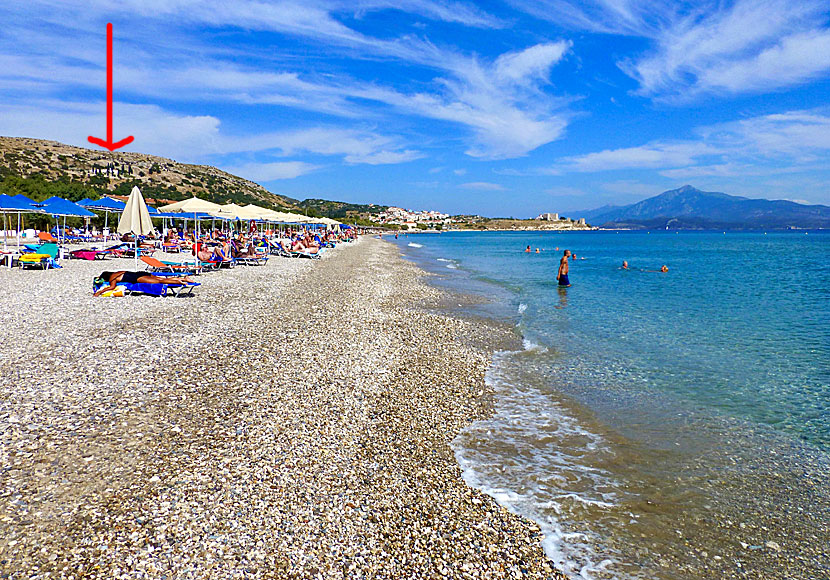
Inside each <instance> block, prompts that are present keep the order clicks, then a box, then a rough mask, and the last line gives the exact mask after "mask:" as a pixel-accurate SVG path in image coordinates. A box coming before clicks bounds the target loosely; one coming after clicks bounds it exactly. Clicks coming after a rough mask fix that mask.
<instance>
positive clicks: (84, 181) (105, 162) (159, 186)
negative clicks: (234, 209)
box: [0, 137, 303, 212]
mask: <svg viewBox="0 0 830 580" xmlns="http://www.w3.org/2000/svg"><path fill="white" fill-rule="evenodd" d="M134 185H138V186H139V187H140V188H141V191H142V193H144V196H145V197H146V198H149V199H151V200H158V201H160V202H162V203H164V202H171V201H178V200H182V199H187V198H189V197H192V196H194V195H196V196H198V197H201V198H203V199H207V200H210V201H213V202H216V203H229V202H234V203H238V204H248V203H253V204H256V205H260V206H264V207H270V208H273V209H277V210H292V211H300V212H301V211H303V208H301V207H300V206H299V202H298V201H297V200H295V199H292V198H290V197H285V196H282V195H277V194H274V193H271V192H270V191H268V190H267V189H265V188H264V187H262V186H261V185H259V184H257V183H254V182H252V181H248V180H247V179H243V178H241V177H237V176H236V175H232V174H230V173H227V172H225V171H222V170H220V169H217V168H216V167H211V166H208V165H191V164H187V163H178V162H177V161H174V160H172V159H167V158H164V157H157V156H154V155H146V154H143V153H122V152H118V151H115V152H112V153H110V152H109V151H96V150H92V149H85V148H82V147H74V146H71V145H64V144H62V143H58V142H56V141H45V140H41V139H28V138H16V137H0V193H23V194H26V195H28V196H29V197H32V198H34V199H37V200H41V199H45V198H47V197H50V196H51V195H59V196H61V197H65V198H67V199H70V200H73V201H77V200H80V199H82V198H84V197H92V198H97V197H99V196H100V195H103V194H107V193H112V194H121V195H129V193H130V190H131V189H132V188H133V186H134Z"/></svg>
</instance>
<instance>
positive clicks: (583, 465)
mask: <svg viewBox="0 0 830 580" xmlns="http://www.w3.org/2000/svg"><path fill="white" fill-rule="evenodd" d="M538 347H539V345H536V344H535V343H533V342H532V341H529V340H527V339H525V349H526V350H533V349H534V348H538ZM521 352H523V351H516V352H509V351H504V352H499V353H496V355H494V357H493V362H492V365H491V366H490V368H489V369H488V371H487V374H486V376H485V382H486V383H487V385H488V386H490V387H491V388H492V389H493V391H494V393H495V413H494V415H493V416H492V417H491V418H489V419H486V420H482V421H476V422H475V423H473V424H472V425H470V426H468V427H467V428H466V429H464V430H463V431H462V432H461V433H460V434H459V435H458V436H457V437H456V438H455V439H454V440H453V442H452V447H453V450H454V451H455V456H456V460H457V461H458V463H459V465H460V466H461V469H462V477H463V478H464V481H465V482H467V484H468V485H470V486H471V487H474V488H476V489H478V490H480V491H482V492H484V493H486V494H488V495H490V496H491V497H493V498H494V499H495V500H496V502H498V503H499V505H501V506H502V507H504V508H506V509H507V510H509V511H511V512H513V513H516V514H519V515H521V516H523V517H526V518H528V519H531V520H533V521H535V522H536V523H537V524H538V525H539V527H540V529H541V530H542V533H543V539H542V542H541V544H542V547H543V549H544V550H545V554H546V555H547V556H548V558H550V559H551V561H552V562H553V563H554V564H555V565H556V567H557V568H559V569H560V570H562V571H563V572H565V574H566V575H568V576H572V577H579V578H586V579H593V578H607V577H609V574H611V575H613V574H612V573H611V571H610V570H609V569H611V568H615V565H616V564H617V563H618V561H617V560H615V559H614V558H613V557H608V556H606V555H604V554H602V553H601V551H602V550H601V549H600V548H598V547H597V546H600V545H602V543H603V542H602V537H601V535H600V534H599V533H598V532H597V531H596V530H592V529H590V524H589V523H587V522H586V520H585V511H586V510H590V511H591V512H592V513H593V514H595V515H596V514H597V513H600V514H601V513H605V512H606V511H607V510H609V509H614V508H615V507H616V506H617V505H618V504H619V500H620V497H619V496H621V495H623V492H622V491H621V489H622V488H621V486H620V485H619V484H618V483H617V482H616V481H615V480H614V479H613V478H612V477H611V475H610V473H608V472H606V471H605V470H603V469H599V468H596V467H593V466H592V465H591V463H592V461H591V459H592V458H596V457H600V456H607V454H609V453H610V451H609V449H608V447H607V445H606V443H605V441H604V439H603V438H602V437H601V436H600V435H599V434H596V433H593V432H591V431H589V430H588V429H586V428H584V427H583V426H582V425H581V424H580V422H579V420H578V419H577V418H575V417H574V416H572V415H571V414H570V413H569V412H568V411H567V410H566V409H565V408H564V407H563V406H562V405H561V404H560V403H558V402H557V401H556V400H554V399H553V397H551V396H550V394H548V393H546V392H544V391H543V390H542V389H540V388H538V387H537V386H534V385H532V384H530V383H531V381H527V380H524V379H521V378H511V377H513V376H514V375H515V377H519V376H520V375H521V372H522V367H521V364H522V361H521V359H522V358H523V357H521V356H520V354H521Z"/></svg>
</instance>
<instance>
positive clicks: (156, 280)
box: [93, 270, 195, 296]
mask: <svg viewBox="0 0 830 580" xmlns="http://www.w3.org/2000/svg"><path fill="white" fill-rule="evenodd" d="M191 282H195V280H192V279H191V278H189V277H188V276H164V277H160V276H153V275H152V274H148V273H147V272H127V271H126V270H121V271H119V272H101V275H100V276H98V277H97V278H95V285H96V286H97V285H98V284H109V286H102V287H101V288H99V289H98V290H97V291H96V292H95V294H93V296H100V295H101V294H103V293H104V292H106V291H107V290H115V287H116V286H118V284H119V283H121V284H188V283H191Z"/></svg>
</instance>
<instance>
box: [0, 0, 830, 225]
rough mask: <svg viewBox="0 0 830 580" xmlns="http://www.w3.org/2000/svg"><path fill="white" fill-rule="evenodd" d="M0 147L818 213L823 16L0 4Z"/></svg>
mask: <svg viewBox="0 0 830 580" xmlns="http://www.w3.org/2000/svg"><path fill="white" fill-rule="evenodd" d="M0 21H2V22H3V27H2V30H0V95H2V97H1V98H0V134H2V135H12V136H27V137H37V138H43V139H54V140H58V141H62V142H65V143H70V144H73V145H81V146H87V142H86V137H87V136H88V135H95V136H104V133H105V129H104V128H105V117H104V97H105V93H104V87H105V63H106V61H105V50H104V48H105V39H106V36H105V27H106V23H107V22H112V23H113V26H114V34H115V99H116V104H115V135H114V137H115V139H120V138H122V137H125V136H127V135H134V136H135V142H134V143H133V144H132V145H130V146H128V147H127V148H126V150H130V151H140V152H143V153H152V154H157V155H162V156H167V157H172V158H174V159H176V160H178V161H183V162H190V163H203V164H210V165H215V166H217V167H220V168H222V169H225V170H228V171H231V172H233V173H236V174H239V175H241V176H243V177H247V178H249V179H251V180H253V181H256V182H258V183H261V184H263V185H264V186H266V187H267V188H268V189H270V190H271V191H274V192H276V193H282V194H286V195H289V196H292V197H296V198H300V199H304V198H307V197H322V198H327V199H337V200H343V201H351V202H358V203H369V202H376V203H384V204H394V205H401V206H405V207H408V208H412V209H437V210H441V211H446V212H449V213H481V214H484V215H493V216H496V215H498V216H508V215H510V216H517V217H527V216H531V215H535V214H538V213H540V212H543V211H558V212H561V213H565V214H568V213H573V212H576V211H577V210H579V209H590V208H594V207H597V206H601V205H604V204H608V203H613V204H624V203H631V202H633V201H637V200H639V199H643V198H645V197H650V196H652V195H655V194H657V193H660V192H661V191H664V190H666V189H670V188H673V187H677V186H680V185H684V184H687V183H688V184H692V185H695V186H696V187H699V188H701V189H705V190H714V191H724V192H726V193H732V194H737V195H746V196H749V197H766V198H771V199H792V200H797V201H802V202H810V203H825V204H830V188H828V185H827V184H828V182H830V4H828V3H827V2H826V0H804V1H801V2H794V1H784V0H739V1H732V2H730V1H716V2H693V3H684V2H668V1H663V0H651V1H643V0H591V1H585V2H576V1H571V0H505V1H504V2H486V3H484V2H481V3H471V2H463V1H446V2H445V1H441V0H397V1H394V2H393V1H391V0H351V1H345V0H303V1H284V2H278V1H269V0H255V1H254V0H239V1H236V2H200V1H196V0H122V1H119V2H114V1H105V0H88V1H86V2H77V3H75V2H69V1H57V0H51V1H50V0H29V1H26V2H18V1H16V0H12V1H6V2H4V3H3V4H2V6H0Z"/></svg>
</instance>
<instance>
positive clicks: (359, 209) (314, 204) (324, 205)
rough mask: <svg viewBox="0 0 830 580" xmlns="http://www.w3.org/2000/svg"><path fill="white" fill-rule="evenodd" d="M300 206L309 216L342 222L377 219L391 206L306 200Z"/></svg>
mask: <svg viewBox="0 0 830 580" xmlns="http://www.w3.org/2000/svg"><path fill="white" fill-rule="evenodd" d="M299 206H300V207H301V208H302V209H303V210H304V211H307V212H308V215H313V216H325V217H330V218H333V219H336V220H341V221H349V222H351V221H353V220H360V219H364V220H369V219H371V218H372V217H375V218H377V216H378V214H379V213H380V212H382V211H386V210H387V209H388V207H389V206H386V205H375V204H357V203H347V202H345V201H329V200H326V199H306V200H304V201H301V202H299Z"/></svg>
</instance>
